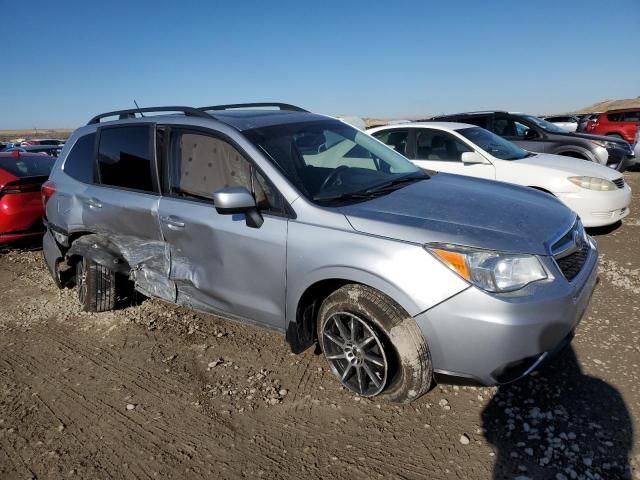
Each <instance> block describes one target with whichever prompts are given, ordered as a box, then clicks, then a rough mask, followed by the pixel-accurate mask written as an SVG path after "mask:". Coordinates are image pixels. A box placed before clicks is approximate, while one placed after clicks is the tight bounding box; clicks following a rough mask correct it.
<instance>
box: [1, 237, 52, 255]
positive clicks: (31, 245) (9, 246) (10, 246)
mask: <svg viewBox="0 0 640 480" xmlns="http://www.w3.org/2000/svg"><path fill="white" fill-rule="evenodd" d="M37 250H42V237H40V236H38V237H32V238H26V239H24V240H17V241H15V242H11V243H3V244H0V255H3V254H7V253H11V252H14V253H20V252H33V251H37Z"/></svg>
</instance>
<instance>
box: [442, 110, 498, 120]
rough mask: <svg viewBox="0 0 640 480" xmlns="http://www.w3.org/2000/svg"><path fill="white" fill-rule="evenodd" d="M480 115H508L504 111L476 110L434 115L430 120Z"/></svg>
mask: <svg viewBox="0 0 640 480" xmlns="http://www.w3.org/2000/svg"><path fill="white" fill-rule="evenodd" d="M482 113H509V112H507V111H506V110H477V111H473V112H460V113H447V114H443V115H434V116H433V117H431V118H440V117H456V116H458V115H478V114H482Z"/></svg>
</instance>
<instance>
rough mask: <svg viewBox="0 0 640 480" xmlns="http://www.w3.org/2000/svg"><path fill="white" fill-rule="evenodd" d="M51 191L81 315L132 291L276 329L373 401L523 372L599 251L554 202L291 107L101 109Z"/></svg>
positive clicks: (557, 331) (568, 322)
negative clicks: (423, 163)
mask: <svg viewBox="0 0 640 480" xmlns="http://www.w3.org/2000/svg"><path fill="white" fill-rule="evenodd" d="M171 112H173V113H171ZM145 113H146V114H147V115H146V116H145V115H144V114H145ZM149 114H152V115H149ZM109 118H113V119H112V120H111V121H108V119H109ZM42 196H43V201H44V202H45V203H46V219H45V221H46V225H47V233H46V235H45V238H44V255H45V258H46V262H47V265H48V268H49V270H50V271H51V274H52V276H53V278H54V279H55V281H56V282H57V284H58V285H59V286H60V287H63V286H72V285H75V286H76V287H77V290H78V297H79V300H80V303H81V304H82V307H83V308H84V309H85V310H88V311H98V312H100V311H105V310H110V309H113V308H115V307H116V306H117V305H118V300H119V298H120V297H121V296H122V295H123V291H124V290H123V287H124V286H126V285H128V284H129V285H133V286H134V287H135V289H136V290H137V291H139V292H141V293H142V294H144V295H147V296H150V297H157V298H160V299H163V300H165V301H168V302H173V303H177V304H180V305H187V306H189V307H192V308H195V309H197V310H201V311H205V312H212V313H216V314H221V315H224V316H227V317H230V318H235V319H238V320H240V321H243V322H252V323H256V324H259V325H263V326H267V327H271V328H275V329H278V330H281V331H284V332H286V339H287V342H288V343H289V345H290V347H291V349H292V350H293V351H294V352H302V351H303V350H305V349H307V348H308V347H310V346H312V345H314V344H317V345H318V346H319V347H320V348H321V349H322V351H323V352H324V355H325V357H326V358H327V361H328V362H329V365H330V367H331V369H332V371H333V372H334V374H335V375H336V376H337V378H338V379H339V381H340V382H341V383H342V384H343V385H344V386H345V387H347V388H348V389H350V390H352V391H354V392H356V393H357V394H359V395H362V396H374V395H378V394H383V395H386V396H387V398H389V399H392V400H396V401H410V400H412V399H415V398H417V397H419V396H420V395H422V394H423V393H424V392H426V391H427V390H428V389H429V388H430V386H431V385H432V383H433V381H434V379H435V380H438V379H441V380H449V381H456V382H473V383H481V384H497V383H504V382H510V381H514V380H516V379H518V378H520V377H522V376H524V375H527V374H528V373H529V372H531V371H532V370H534V369H535V368H537V367H538V366H539V365H540V364H542V363H543V362H545V361H547V360H548V359H549V358H551V357H552V356H553V354H554V353H555V352H557V351H559V350H560V349H561V348H562V347H564V346H565V345H566V344H568V342H569V341H570V340H571V338H572V336H573V332H574V330H575V328H576V325H577V324H578V322H579V321H580V318H581V316H582V314H583V312H584V310H585V308H586V306H587V303H588V301H589V298H590V295H591V292H592V290H593V287H594V283H595V279H596V263H597V250H596V244H595V242H594V241H593V240H592V239H591V238H590V237H589V236H588V235H587V234H586V233H585V231H584V229H583V228H582V225H581V223H580V220H579V219H578V218H576V215H575V214H574V213H573V212H571V211H570V210H568V209H567V208H566V207H564V206H563V205H562V204H561V203H560V202H559V201H557V200H556V199H554V198H553V197H552V196H551V195H547V194H545V193H541V192H538V191H535V190H532V189H528V188H522V187H518V186H514V185H508V184H501V183H495V182H489V181H486V180H479V179H473V178H469V177H462V176H456V175H447V174H434V173H432V172H424V171H422V170H420V169H418V168H417V167H415V166H414V165H413V164H412V163H411V162H409V161H408V160H407V159H405V158H404V157H403V156H402V155H400V154H399V153H397V152H396V151H394V150H393V149H390V148H389V147H387V146H386V145H384V144H383V143H381V142H379V141H378V140H375V139H374V138H372V137H370V136H369V135H367V134H365V133H363V132H361V131H359V130H357V129H355V128H353V127H351V126H349V125H347V124H345V123H343V122H341V121H339V120H335V119H332V118H329V117H325V116H321V115H316V114H312V113H309V112H306V111H304V110H302V109H300V108H298V107H293V106H291V105H286V104H263V103H260V104H242V105H223V106H215V107H205V108H198V109H196V108H188V107H162V108H145V109H137V110H125V111H119V112H109V113H106V114H103V115H98V116H96V117H95V118H93V119H92V120H91V121H90V122H89V123H88V125H86V126H85V127H82V128H80V129H78V130H77V131H76V132H75V133H74V134H73V135H72V137H71V138H70V139H69V141H68V142H67V143H66V145H65V147H64V150H63V151H62V153H61V155H60V157H59V158H58V160H57V162H56V164H55V167H54V169H53V172H52V174H51V177H50V179H49V181H48V182H47V183H46V184H44V185H43V188H42Z"/></svg>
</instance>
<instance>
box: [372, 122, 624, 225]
mask: <svg viewBox="0 0 640 480" xmlns="http://www.w3.org/2000/svg"><path fill="white" fill-rule="evenodd" d="M369 133H371V134H372V135H373V136H374V137H376V138H377V139H379V140H381V141H382V142H383V143H385V144H387V145H389V146H391V147H393V148H394V149H395V150H396V151H398V152H399V153H401V154H402V155H404V156H406V157H407V158H409V159H410V160H411V161H413V162H414V163H415V164H416V165H418V166H419V167H421V168H425V169H428V170H435V171H439V172H447V173H455V174H459V175H468V176H471V177H477V178H487V179H491V180H500V181H503V182H509V183H515V184H517V185H523V186H527V187H533V188H535V189H538V190H541V191H543V192H547V193H550V194H552V195H554V196H555V197H557V198H558V199H559V200H560V201H562V203H564V204H565V205H567V206H568V207H569V208H571V209H572V210H573V211H575V212H576V213H577V214H578V215H579V216H580V219H581V220H582V223H583V225H584V226H585V227H597V226H603V225H610V224H612V223H615V222H617V221H619V220H621V219H623V218H624V217H626V216H627V215H628V214H629V205H630V203H631V189H630V188H629V186H628V185H626V184H625V182H624V177H623V176H622V174H621V173H620V172H618V171H616V170H613V169H611V168H607V167H605V166H603V165H599V164H597V163H593V162H585V161H583V160H579V159H576V158H570V157H563V156H559V155H552V154H545V153H539V154H536V153H532V152H529V151H527V150H524V149H522V148H520V147H518V146H517V145H516V144H514V143H511V142H509V141H507V140H506V139H504V138H502V137H499V136H498V135H495V134H494V133H492V132H490V131H488V130H486V129H484V128H480V127H477V126H474V125H471V124H468V123H449V122H412V123H407V124H396V125H390V126H385V127H377V128H374V129H371V130H369Z"/></svg>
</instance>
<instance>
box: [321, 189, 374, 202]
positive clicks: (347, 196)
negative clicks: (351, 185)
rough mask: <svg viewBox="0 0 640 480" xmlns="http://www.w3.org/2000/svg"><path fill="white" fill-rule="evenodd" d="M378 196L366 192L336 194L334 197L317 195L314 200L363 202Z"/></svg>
mask: <svg viewBox="0 0 640 480" xmlns="http://www.w3.org/2000/svg"><path fill="white" fill-rule="evenodd" d="M375 196H376V195H375V194H374V193H367V192H365V191H357V192H347V193H336V194H334V195H327V194H322V193H319V194H318V195H315V196H314V197H313V199H314V200H315V201H333V200H361V199H366V198H372V197H375Z"/></svg>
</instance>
